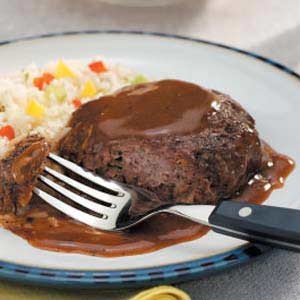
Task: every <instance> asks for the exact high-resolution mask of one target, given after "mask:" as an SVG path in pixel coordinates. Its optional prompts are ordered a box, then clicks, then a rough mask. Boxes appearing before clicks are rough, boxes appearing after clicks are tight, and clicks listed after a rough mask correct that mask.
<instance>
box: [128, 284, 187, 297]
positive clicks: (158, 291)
mask: <svg viewBox="0 0 300 300" xmlns="http://www.w3.org/2000/svg"><path fill="white" fill-rule="evenodd" d="M130 300H191V298H190V296H189V295H188V294H186V293H185V292H183V291H182V290H179V289H177V288H174V287H172V286H158V287H155V288H152V289H149V290H146V291H143V292H141V293H139V294H137V295H136V296H134V297H133V298H131V299H130Z"/></svg>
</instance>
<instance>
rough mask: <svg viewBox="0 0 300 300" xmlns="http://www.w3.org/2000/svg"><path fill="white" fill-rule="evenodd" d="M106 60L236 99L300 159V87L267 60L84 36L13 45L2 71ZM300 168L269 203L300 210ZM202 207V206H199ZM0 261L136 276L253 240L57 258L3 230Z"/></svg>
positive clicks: (211, 237)
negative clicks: (132, 253) (62, 61)
mask: <svg viewBox="0 0 300 300" xmlns="http://www.w3.org/2000/svg"><path fill="white" fill-rule="evenodd" d="M99 55H101V56H103V57H104V58H107V59H111V60H113V61H115V62H119V63H121V64H124V65H127V66H129V67H131V68H133V69H135V70H137V71H139V72H141V73H144V74H146V75H148V76H150V77H152V78H155V79H159V78H177V79H183V80H187V81H191V82H195V83H198V84H201V85H203V86H206V87H209V88H214V89H217V90H219V91H223V92H225V93H228V94H230V95H231V96H232V97H233V98H234V99H237V100H238V101H239V102H240V103H241V104H242V105H243V106H244V108H245V109H246V110H248V111H249V112H250V113H251V114H252V116H253V117H254V118H255V119H256V121H257V128H258V130H259V132H260V135H261V137H262V138H264V139H265V140H266V141H268V142H269V143H270V144H271V145H272V146H273V147H274V148H275V149H276V150H278V151H280V152H282V153H284V154H287V155H289V156H291V157H292V158H293V159H295V160H296V163H297V162H298V161H299V153H300V134H299V132H300V122H299V118H300V115H299V113H300V100H299V98H300V81H299V78H297V77H296V75H293V74H289V73H288V71H286V70H281V69H279V68H278V67H275V66H273V65H271V64H268V63H266V62H264V61H262V60H261V59H256V58H255V57H251V56H249V55H245V54H243V53H238V52H237V51H236V50H232V49H226V48H224V47H220V46H219V45H213V44H207V43H204V42H201V41H194V40H189V39H182V38H178V37H172V36H168V37H167V36H162V35H161V36H160V35H151V34H141V33H124V32H123V33H120V32H119V33H117V32H106V33H103V32H102V33H96V32H95V33H80V34H78V33H77V34H68V35H58V36H49V37H43V38H35V39H28V40H22V41H15V42H12V43H5V44H3V45H2V46H1V47H0V66H1V68H0V69H1V73H9V72H11V71H13V70H17V69H20V68H22V67H24V66H26V65H28V64H30V63H31V62H35V63H37V64H44V63H46V62H48V61H49V60H56V59H58V58H67V59H70V58H74V59H87V58H92V57H95V56H99ZM299 183H300V170H299V168H298V167H296V169H295V170H294V172H293V173H292V175H290V177H289V178H288V181H287V183H286V185H285V187H284V188H283V189H281V190H277V191H275V192H273V193H272V195H271V196H270V197H269V199H268V200H267V201H266V202H265V203H266V204H271V205H277V206H286V207H298V206H299V204H300V198H299V195H300V185H299ZM199 209H201V208H199ZM0 240H1V247H0V261H5V262H9V263H14V264H20V265H23V266H35V267H41V268H50V269H67V270H97V271H100V270H131V269H137V268H148V267H157V266H162V265H169V264H174V263H181V262H188V261H193V260H196V259H199V258H203V257H209V256H212V255H214V254H220V253H224V252H226V251H228V250H231V249H234V248H237V247H241V246H242V245H244V244H245V242H243V241H240V240H237V239H234V238H229V237H225V236H222V235H219V234H216V233H213V232H209V233H208V234H207V235H206V236H204V237H203V238H201V239H198V240H195V241H192V242H188V243H183V244H178V245H175V246H171V247H168V248H165V249H162V250H159V251H156V252H153V253H150V254H145V255H138V256H131V257H120V258H102V257H92V256H87V255H79V254H65V253H55V252H49V251H44V250H39V249H36V248H33V247H31V246H30V245H29V244H28V243H27V242H26V241H25V240H23V239H21V238H20V237H18V236H16V235H14V234H12V233H11V232H9V231H6V230H4V229H1V230H0Z"/></svg>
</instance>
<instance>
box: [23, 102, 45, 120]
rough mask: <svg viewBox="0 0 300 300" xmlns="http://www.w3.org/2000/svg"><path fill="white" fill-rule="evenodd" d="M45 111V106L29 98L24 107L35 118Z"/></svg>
mask: <svg viewBox="0 0 300 300" xmlns="http://www.w3.org/2000/svg"><path fill="white" fill-rule="evenodd" d="M44 112H45V107H44V106H43V105H42V104H40V103H38V102H37V101H36V100H35V99H33V98H32V99H29V101H28V104H27V107H26V113H27V114H28V115H29V116H31V117H35V118H40V117H42V116H43V114H44Z"/></svg>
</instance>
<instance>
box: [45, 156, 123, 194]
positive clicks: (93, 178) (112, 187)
mask: <svg viewBox="0 0 300 300" xmlns="http://www.w3.org/2000/svg"><path fill="white" fill-rule="evenodd" d="M48 156H49V158H51V159H52V160H54V161H55V162H57V163H58V164H59V165H62V166H64V167H65V168H67V169H69V170H70V171H72V172H74V173H76V174H77V175H80V176H81V177H83V178H86V179H88V180H90V181H92V182H93V183H96V184H98V185H100V186H102V187H105V188H106V189H108V190H111V191H113V192H116V193H123V191H122V189H121V188H120V186H118V185H117V184H115V183H114V182H111V181H108V180H105V179H103V178H101V177H99V176H96V175H95V174H93V173H92V172H89V171H87V170H85V169H84V168H82V167H80V166H78V165H76V164H74V163H73V162H71V161H69V160H67V159H64V158H62V157H60V156H58V155H55V154H53V153H49V155H48Z"/></svg>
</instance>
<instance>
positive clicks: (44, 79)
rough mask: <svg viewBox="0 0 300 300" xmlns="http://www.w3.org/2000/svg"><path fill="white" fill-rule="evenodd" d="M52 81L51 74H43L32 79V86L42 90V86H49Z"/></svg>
mask: <svg viewBox="0 0 300 300" xmlns="http://www.w3.org/2000/svg"><path fill="white" fill-rule="evenodd" d="M53 79H54V76H53V75H52V74H50V73H44V74H43V75H42V76H40V77H36V78H34V79H33V85H34V86H35V87H37V88H38V89H39V90H43V88H44V85H45V84H50V83H51V81H52V80H53Z"/></svg>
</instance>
